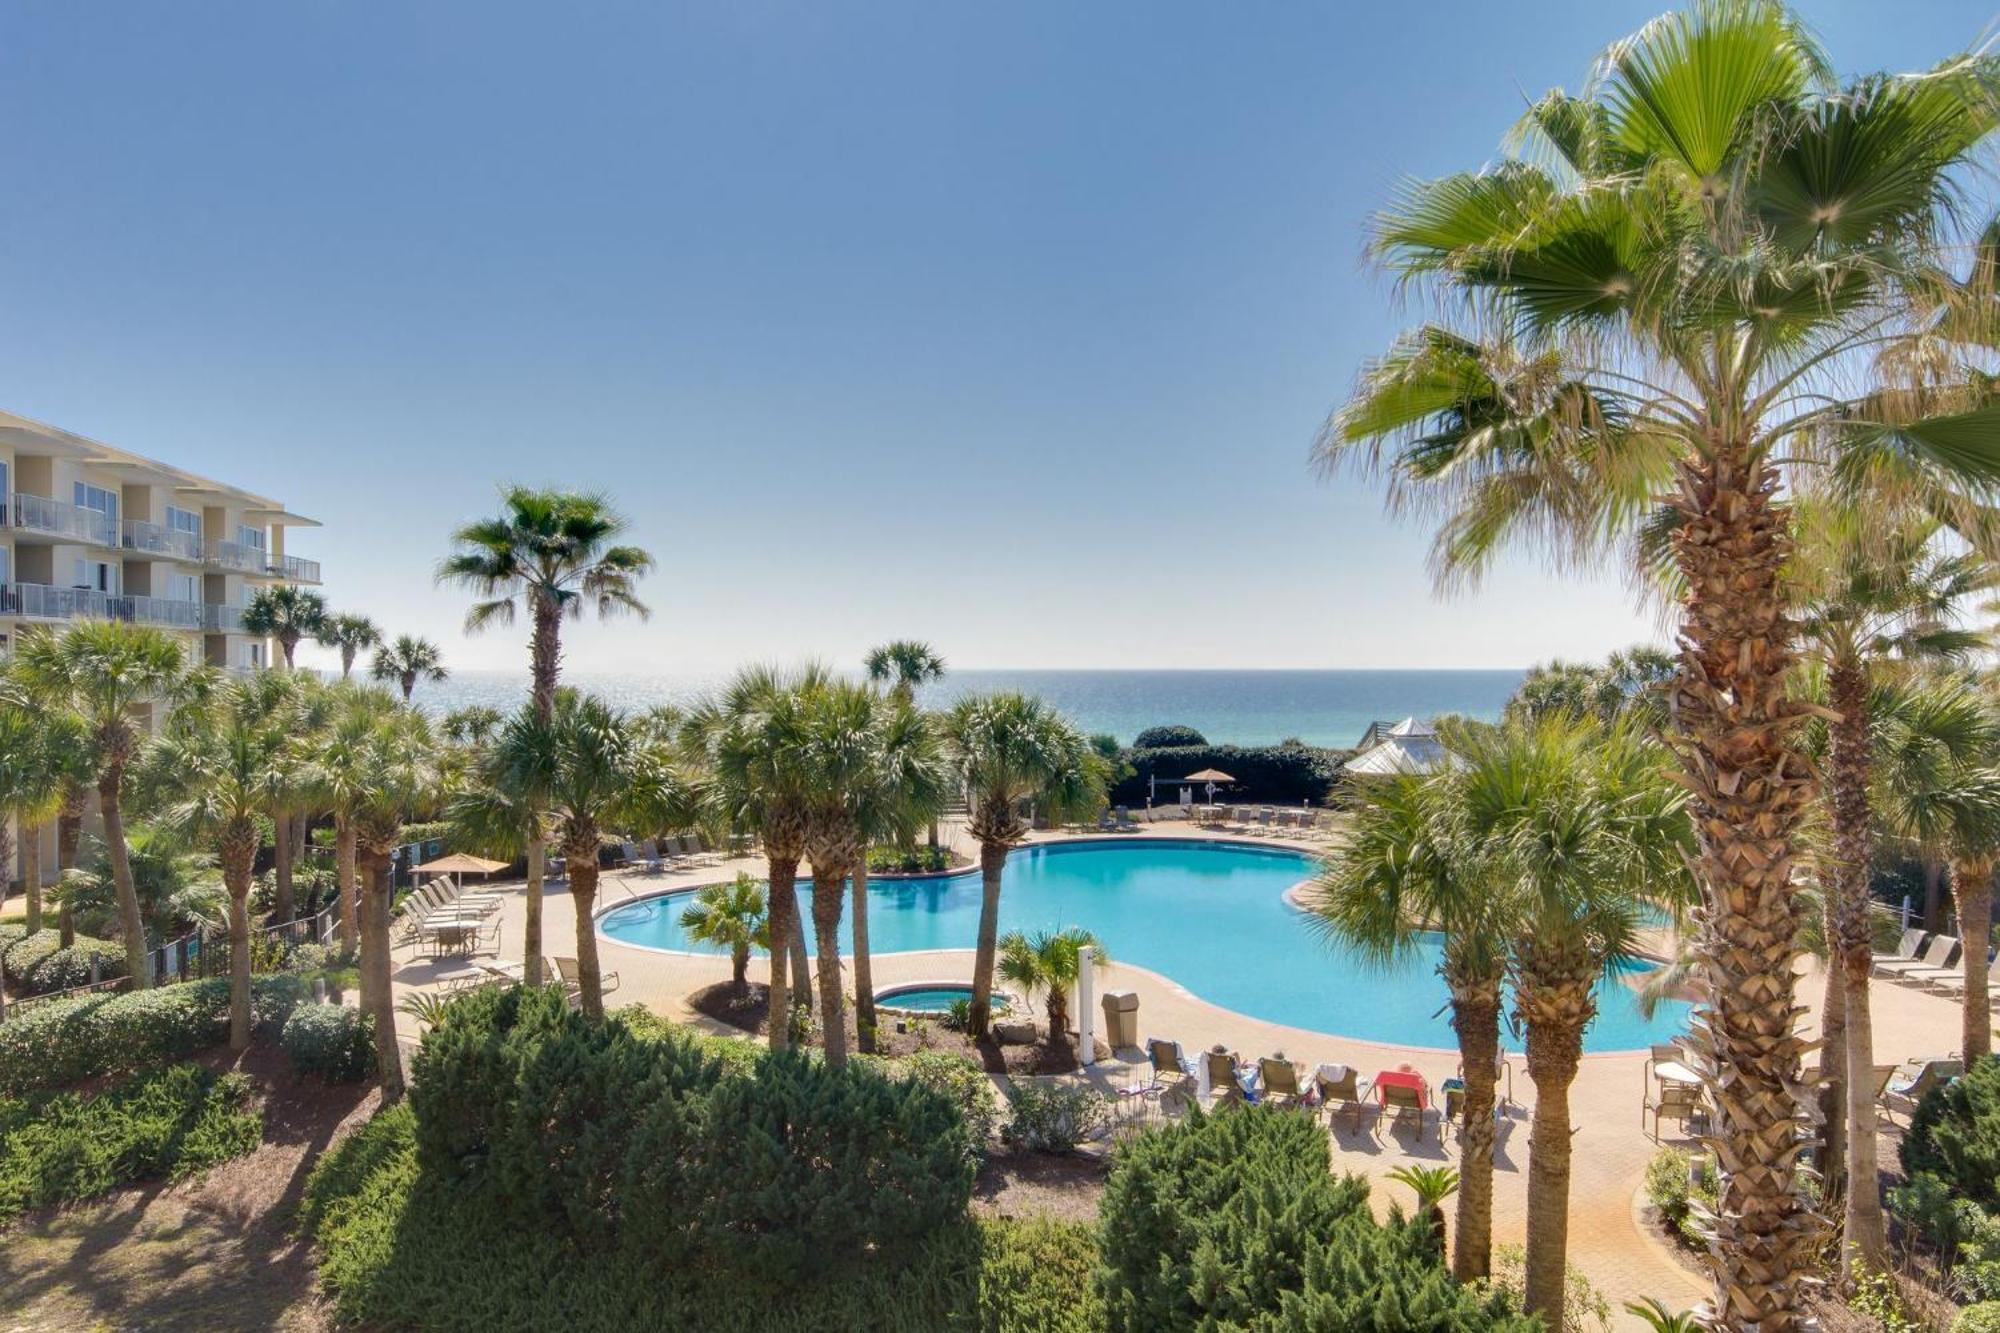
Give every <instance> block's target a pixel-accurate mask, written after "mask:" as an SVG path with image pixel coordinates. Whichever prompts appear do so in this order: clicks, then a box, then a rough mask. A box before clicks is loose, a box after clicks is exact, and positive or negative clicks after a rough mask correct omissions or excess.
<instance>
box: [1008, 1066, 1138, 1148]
mask: <svg viewBox="0 0 2000 1333" xmlns="http://www.w3.org/2000/svg"><path fill="white" fill-rule="evenodd" d="M1007 1105H1008V1108H1009V1111H1010V1114H1009V1116H1008V1119H1007V1125H1006V1128H1004V1129H1002V1130H1001V1131H1000V1137H1001V1138H1003V1139H1005V1140H1006V1141H1007V1142H1009V1143H1011V1144H1014V1145H1016V1146H1018V1147H1022V1148H1026V1149H1028V1150H1029V1151H1031V1152H1045V1153H1066V1152H1074V1151H1075V1150H1076V1147H1077V1145H1078V1144H1080V1143H1082V1142H1084V1141H1085V1140H1086V1139H1089V1138H1090V1137H1091V1136H1092V1135H1094V1134H1095V1133H1096V1132H1097V1131H1098V1130H1100V1129H1102V1128H1103V1127H1104V1123H1105V1121H1107V1120H1109V1119H1110V1118H1111V1103H1110V1102H1109V1101H1107V1100H1106V1099H1105V1097H1104V1095H1103V1094H1102V1093H1100V1092H1097V1091H1096V1090H1094V1089H1092V1088H1089V1087H1086V1086H1084V1085H1083V1084H1080V1083H1042V1082H1036V1081H1034V1080H1025V1081H1023V1082H1020V1083H1013V1084H1010V1085H1008V1088H1007Z"/></svg>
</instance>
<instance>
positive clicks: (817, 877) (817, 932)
mask: <svg viewBox="0 0 2000 1333" xmlns="http://www.w3.org/2000/svg"><path fill="white" fill-rule="evenodd" d="M812 872H813V892H812V918H813V945H814V948H815V950H816V954H817V958H818V967H817V972H818V979H819V1027H820V1044H821V1047H822V1048H823V1049H824V1050H825V1052H826V1064H827V1068H829V1069H839V1068H841V1067H842V1066H844V1065H845V1064H846V1063H847V1014H846V1006H845V1005H844V1004H843V1002H842V1000H841V994H840V908H841V901H840V900H841V896H842V893H843V891H844V890H845V889H846V888H847V867H846V866H844V865H842V864H840V862H839V861H838V860H834V861H832V862H829V863H828V864H826V865H824V866H822V865H821V864H820V863H819V862H817V861H815V862H813V868H812Z"/></svg>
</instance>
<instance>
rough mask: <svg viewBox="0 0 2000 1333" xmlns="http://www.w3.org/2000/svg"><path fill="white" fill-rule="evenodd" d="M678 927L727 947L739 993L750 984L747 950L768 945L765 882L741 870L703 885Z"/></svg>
mask: <svg viewBox="0 0 2000 1333" xmlns="http://www.w3.org/2000/svg"><path fill="white" fill-rule="evenodd" d="M681 929H683V930H685V931H686V932H687V936H688V938H689V939H691V940H695V941H697V942H698V943H701V944H717V945H721V946H722V947H723V948H725V949H727V950H729V971H730V981H731V983H732V984H733V985H734V986H735V987H736V990H737V992H738V993H739V994H740V993H741V992H743V991H744V990H746V989H747V988H748V987H749V984H750V983H749V971H750V951H751V950H752V949H768V948H769V947H770V945H771V932H770V930H769V929H768V928H767V926H766V922H765V913H764V886H763V885H761V884H759V883H758V882H757V881H756V880H755V879H752V878H751V877H750V874H749V872H748V871H741V870H739V871H738V872H737V873H736V878H735V880H734V881H732V882H731V883H728V884H709V885H706V886H704V887H703V888H702V889H700V890H699V891H698V892H697V893H696V894H695V896H694V902H693V903H691V904H689V906H688V907H687V908H686V910H684V911H683V912H682V913H681Z"/></svg>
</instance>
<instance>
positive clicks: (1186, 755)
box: [1111, 744, 1346, 805]
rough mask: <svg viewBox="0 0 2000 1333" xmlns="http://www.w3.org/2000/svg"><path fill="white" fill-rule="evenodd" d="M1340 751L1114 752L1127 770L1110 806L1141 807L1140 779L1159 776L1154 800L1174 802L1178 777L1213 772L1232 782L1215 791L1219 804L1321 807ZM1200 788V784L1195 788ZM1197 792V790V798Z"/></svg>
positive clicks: (1191, 748) (1213, 748) (1200, 748)
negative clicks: (1216, 770)
mask: <svg viewBox="0 0 2000 1333" xmlns="http://www.w3.org/2000/svg"><path fill="white" fill-rule="evenodd" d="M1345 753H1346V751H1344V750H1321V749H1316V748H1314V747H1313V746H1310V745H1298V744H1286V745H1263V746H1256V747H1245V746H1239V745H1179V746H1173V747H1171V748H1167V749H1138V748H1133V749H1130V750H1125V751H1122V752H1121V753H1120V758H1122V759H1123V760H1124V761H1125V762H1126V763H1127V764H1129V765H1130V766H1131V768H1132V772H1131V774H1130V775H1129V776H1127V777H1126V778H1125V779H1124V780H1123V781H1121V782H1119V783H1118V784H1117V785H1116V786H1114V787H1113V788H1112V789H1111V802H1112V804H1114V805H1144V804H1145V803H1146V780H1147V779H1148V778H1150V777H1151V776H1152V775H1154V774H1155V773H1157V774H1159V777H1160V791H1159V798H1160V799H1161V800H1162V801H1175V800H1179V799H1180V795H1179V788H1180V784H1181V779H1182V778H1185V777H1186V776H1187V775H1188V774H1190V773H1199V772H1200V771H1201V770H1202V769H1204V768H1216V769H1220V770H1222V771H1223V772H1224V773H1227V774H1229V776H1231V777H1232V778H1235V779H1236V781H1235V782H1234V783H1232V784H1231V785H1229V786H1227V787H1222V788H1218V789H1217V797H1218V798H1219V799H1221V800H1225V801H1272V802H1282V803H1284V804H1287V805H1297V804H1298V803H1299V802H1301V801H1309V802H1311V803H1312V804H1314V805H1320V804H1323V803H1324V802H1325V800H1326V797H1327V793H1328V792H1330V791H1331V790H1333V784H1334V778H1335V775H1336V774H1337V773H1338V772H1339V768H1340V756H1341V755H1343V754H1345ZM1196 785H1197V786H1200V784H1196ZM1201 795H1202V793H1201V792H1199V791H1198V792H1197V793H1196V796H1197V799H1199V798H1200V797H1201Z"/></svg>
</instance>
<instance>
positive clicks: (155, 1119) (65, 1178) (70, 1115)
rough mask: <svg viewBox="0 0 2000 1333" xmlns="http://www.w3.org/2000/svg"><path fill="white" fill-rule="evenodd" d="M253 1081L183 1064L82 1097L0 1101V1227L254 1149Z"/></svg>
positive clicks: (258, 1127)
mask: <svg viewBox="0 0 2000 1333" xmlns="http://www.w3.org/2000/svg"><path fill="white" fill-rule="evenodd" d="M262 1133H263V1117H262V1115H261V1113H260V1112H259V1111H258V1110H257V1109H256V1108H255V1107H254V1106H252V1105H251V1103H250V1082H249V1080H248V1079H246V1078H244V1077H243V1076H242V1075H239V1074H216V1073H214V1072H212V1071H210V1070H208V1069H204V1068H203V1067H201V1066H200V1065H194V1064H181V1065H174V1066H171V1067H169V1068H167V1069H161V1070H155V1071H154V1072H152V1073H148V1074H141V1075H139V1076H137V1077H136V1078H133V1079H132V1080H130V1081H129V1082H126V1083H124V1084H121V1085H119V1086H118V1087H115V1088H112V1089H109V1090H107V1091H104V1092H99V1093H96V1094H94V1095H89V1096H85V1095H82V1094H79V1093H73V1092H63V1093H53V1094H47V1093H45V1094H38V1095H35V1096H32V1097H27V1098H0V1224H3V1223H6V1222H11V1221H12V1220H14V1218H16V1217H18V1216H19V1215H20V1214H21V1213H23V1212H25V1211H27V1210H29V1209H36V1208H48V1207H54V1206H57V1205H60V1204H68V1203H75V1202H78V1201H80V1200H84V1199H90V1198H95V1197H96V1196H97V1195H100V1194H103V1193H106V1192H107V1191H109V1190H111V1189H113V1188H115V1187H117V1186H119V1185H123V1184H127V1183H130V1182H132V1181H138V1180H150V1179H156V1178H159V1177H163V1176H164V1177H168V1178H171V1179H174V1180H179V1179H181V1178H183V1177H185V1176H189V1175H192V1174H194V1173H195V1172H198V1171H201V1170H204V1169H206V1168H207V1167H210V1166H213V1165H215V1164H216V1163H217V1162H222V1161H227V1160H228V1159H229V1158H231V1157H237V1156H241V1155H242V1154H244V1153H246V1152H249V1151H250V1150H251V1149H253V1148H255V1147H256V1146H257V1143H258V1141H259V1139H260V1138H261V1136H262Z"/></svg>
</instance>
